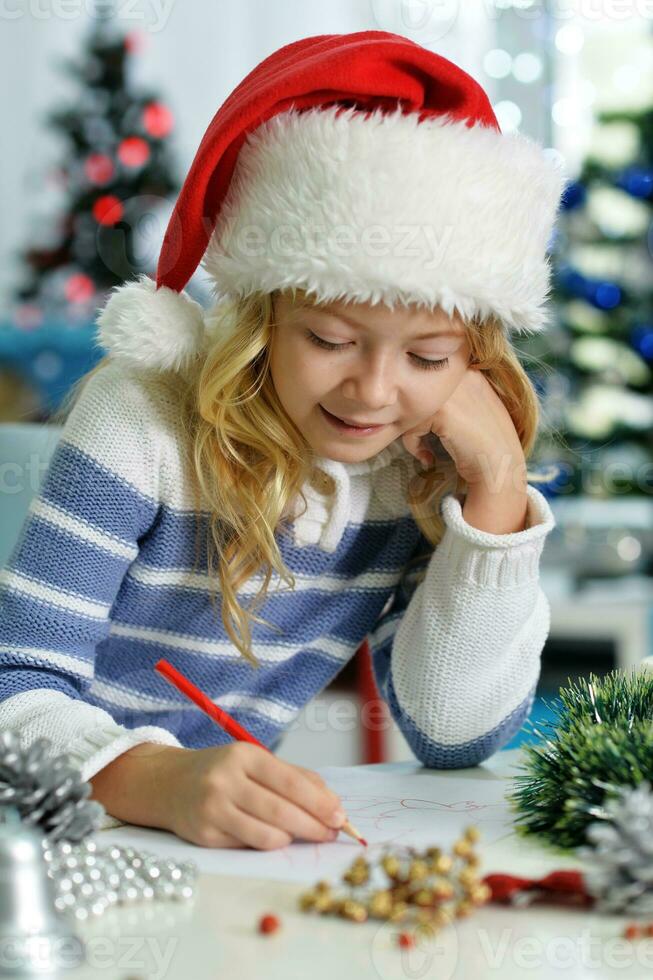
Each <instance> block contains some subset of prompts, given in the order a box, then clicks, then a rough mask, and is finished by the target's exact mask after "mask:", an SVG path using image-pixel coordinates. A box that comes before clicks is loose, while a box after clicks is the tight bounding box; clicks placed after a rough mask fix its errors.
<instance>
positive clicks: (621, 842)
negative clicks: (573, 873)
mask: <svg viewBox="0 0 653 980" xmlns="http://www.w3.org/2000/svg"><path fill="white" fill-rule="evenodd" d="M619 794H620V795H619V796H618V797H615V798H612V799H609V800H607V801H606V802H605V803H604V804H603V806H602V807H601V809H600V812H598V816H599V818H600V819H599V820H598V821H595V822H593V823H591V824H589V826H588V827H587V831H586V837H587V839H588V840H589V841H590V842H591V844H592V845H593V846H587V847H580V848H578V850H577V853H578V855H579V856H580V857H581V858H587V859H588V860H589V862H591V867H590V869H589V870H588V871H586V872H584V875H583V876H584V879H585V883H586V886H587V890H588V891H589V892H590V894H592V895H593V896H594V899H595V903H594V907H595V908H596V909H597V911H599V912H615V913H624V914H627V915H642V916H649V915H652V914H653V792H651V784H650V782H649V781H647V780H645V781H643V782H641V783H640V784H639V785H638V786H637V787H636V788H633V787H631V786H626V787H620V788H619Z"/></svg>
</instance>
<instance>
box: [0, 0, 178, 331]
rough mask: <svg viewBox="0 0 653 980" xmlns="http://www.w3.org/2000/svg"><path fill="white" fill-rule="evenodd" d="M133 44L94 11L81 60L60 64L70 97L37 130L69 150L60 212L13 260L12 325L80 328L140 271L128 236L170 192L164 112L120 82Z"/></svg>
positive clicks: (106, 11) (169, 122)
mask: <svg viewBox="0 0 653 980" xmlns="http://www.w3.org/2000/svg"><path fill="white" fill-rule="evenodd" d="M138 46H139V35H134V34H126V35H123V34H121V33H120V32H119V31H118V29H117V28H116V26H115V23H114V18H113V16H112V13H111V10H110V7H107V5H106V4H102V8H101V9H100V6H99V4H98V8H97V9H96V10H95V12H94V14H93V18H92V26H91V28H90V30H89V32H88V35H87V38H86V41H85V45H84V52H83V55H82V56H81V57H80V58H79V59H73V60H70V61H67V62H65V63H64V65H63V67H64V70H66V71H67V73H68V74H69V75H70V76H71V77H72V78H73V79H74V80H75V82H76V83H77V84H78V86H79V90H80V91H79V95H78V97H77V98H76V99H75V101H74V103H71V104H70V105H68V106H64V107H63V108H59V109H57V110H55V111H52V112H51V113H50V114H49V115H48V116H47V119H46V123H47V125H48V126H50V127H51V128H54V129H55V130H56V131H57V132H58V133H60V134H62V135H63V137H64V138H65V141H66V143H67V145H68V148H69V149H68V156H67V159H65V161H64V162H63V163H62V164H61V165H60V167H59V168H58V170H57V178H58V180H59V181H60V182H61V184H62V186H63V188H64V191H65V196H66V207H65V211H64V213H63V214H62V215H61V218H60V220H59V221H58V226H57V227H56V229H53V230H51V233H50V241H49V242H48V245H47V247H44V246H43V245H41V244H38V245H34V246H33V247H30V248H28V249H26V250H25V251H24V252H23V253H21V256H22V258H23V260H24V264H25V270H26V277H25V281H24V282H22V283H21V284H20V286H19V287H18V288H17V289H16V291H15V294H14V296H13V297H12V303H13V302H14V301H15V309H14V310H13V311H12V319H13V320H14V322H15V323H16V324H17V325H18V326H21V327H26V328H30V329H33V328H35V327H38V326H40V325H41V324H42V323H44V322H46V321H49V322H50V323H52V322H57V323H60V322H63V323H66V324H67V323H73V324H74V323H82V324H89V326H90V325H91V324H92V321H93V319H94V316H95V312H96V310H97V308H98V307H101V306H103V305H104V303H105V302H106V299H107V297H108V294H109V291H110V290H111V288H112V287H114V286H116V285H119V284H120V283H122V282H124V281H125V280H126V279H131V278H133V277H134V276H135V275H136V274H137V273H138V272H141V271H149V270H145V269H144V268H143V264H142V262H140V261H139V258H138V256H137V255H136V254H135V249H134V245H135V234H136V230H137V229H139V228H140V232H141V233H142V231H143V224H144V222H146V221H148V219H149V220H152V218H153V216H154V214H155V212H156V210H157V208H160V207H161V206H162V205H163V204H164V203H165V202H166V199H168V198H170V196H171V194H172V193H173V192H176V191H178V190H179V186H180V185H179V183H178V181H177V180H176V179H175V178H174V177H173V175H172V168H171V161H170V150H169V145H168V137H169V135H170V132H171V130H172V128H173V119H172V114H171V112H170V110H169V108H168V107H167V106H166V105H165V104H164V103H163V102H162V101H160V99H159V98H158V97H157V95H156V93H154V92H151V91H136V90H135V86H134V85H133V84H132V83H131V81H130V78H129V68H130V60H131V59H132V57H133V56H134V55H135V53H136V51H137V49H138Z"/></svg>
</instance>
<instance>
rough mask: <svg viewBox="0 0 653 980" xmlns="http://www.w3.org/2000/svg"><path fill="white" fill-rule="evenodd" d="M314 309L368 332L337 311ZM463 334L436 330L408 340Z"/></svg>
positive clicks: (324, 308) (460, 335) (364, 326)
mask: <svg viewBox="0 0 653 980" xmlns="http://www.w3.org/2000/svg"><path fill="white" fill-rule="evenodd" d="M314 309H315V310H316V312H317V313H326V314H327V316H335V317H338V319H339V320H344V321H345V323H348V324H349V325H350V326H352V327H361V328H362V329H363V330H369V329H370V328H369V327H367V326H366V325H365V324H364V323H360V322H359V321H358V320H352V319H351V318H350V317H348V316H346V315H345V314H344V313H339V312H338V311H337V310H330V309H328V308H327V307H325V306H315V307H314ZM462 336H463V334H462V333H461V332H460V331H459V330H438V331H436V332H432V333H421V334H418V335H417V336H415V337H411V338H410V340H431V339H432V338H433V337H460V338H462Z"/></svg>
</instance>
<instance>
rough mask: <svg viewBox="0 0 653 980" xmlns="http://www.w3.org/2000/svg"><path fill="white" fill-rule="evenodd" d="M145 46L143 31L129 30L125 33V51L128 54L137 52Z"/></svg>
mask: <svg viewBox="0 0 653 980" xmlns="http://www.w3.org/2000/svg"><path fill="white" fill-rule="evenodd" d="M144 47H145V35H144V33H143V31H130V32H129V34H126V35H125V51H129V53H130V54H138V53H139V51H142V50H143V48H144Z"/></svg>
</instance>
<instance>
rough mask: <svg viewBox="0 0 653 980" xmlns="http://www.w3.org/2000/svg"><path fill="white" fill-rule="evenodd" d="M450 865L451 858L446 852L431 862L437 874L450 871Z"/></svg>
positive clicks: (451, 864)
mask: <svg viewBox="0 0 653 980" xmlns="http://www.w3.org/2000/svg"><path fill="white" fill-rule="evenodd" d="M452 867H453V859H452V858H450V857H449V855H448V854H441V855H440V857H439V858H437V859H436V860H435V861H434V862H433V870H434V871H435V873H436V874H439V875H446V874H447V872H448V871H451V869H452Z"/></svg>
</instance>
